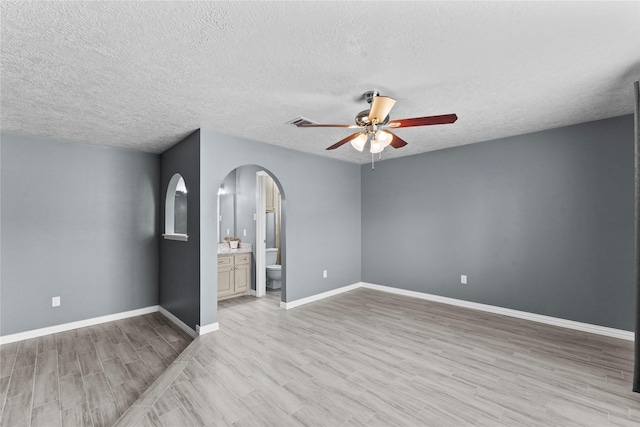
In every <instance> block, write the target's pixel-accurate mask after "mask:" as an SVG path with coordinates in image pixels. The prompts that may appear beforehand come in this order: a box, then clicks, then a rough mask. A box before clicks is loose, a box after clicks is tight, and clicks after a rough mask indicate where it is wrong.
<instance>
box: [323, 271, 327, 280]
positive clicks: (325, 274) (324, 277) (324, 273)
mask: <svg viewBox="0 0 640 427" xmlns="http://www.w3.org/2000/svg"><path fill="white" fill-rule="evenodd" d="M322 278H323V279H326V278H327V270H323V271H322Z"/></svg>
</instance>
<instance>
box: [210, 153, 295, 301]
mask: <svg viewBox="0 0 640 427" xmlns="http://www.w3.org/2000/svg"><path fill="white" fill-rule="evenodd" d="M270 186H271V187H270ZM217 215H218V218H217V223H218V246H219V251H218V255H219V257H220V256H228V255H229V254H236V253H238V252H237V251H234V250H232V249H230V248H231V245H230V243H234V242H233V241H234V240H238V239H239V241H240V243H239V245H240V246H239V249H240V250H241V251H242V253H247V245H250V246H251V250H250V253H251V255H252V263H251V270H252V274H251V292H250V294H251V295H253V296H255V297H258V298H260V297H263V296H265V293H266V291H267V289H270V292H269V296H270V297H272V298H274V291H279V294H280V295H279V298H277V300H278V303H280V302H281V301H284V300H285V298H286V258H287V257H286V197H285V193H284V191H283V188H282V185H281V183H280V181H279V180H278V179H277V177H276V176H275V175H274V174H273V173H271V172H270V171H269V170H267V169H266V168H263V167H261V166H258V165H243V166H239V167H237V168H235V169H234V170H232V171H231V172H229V174H227V176H226V177H225V178H224V180H223V181H222V182H221V184H220V187H219V190H218V209H217ZM269 221H271V223H270V222H269ZM268 233H271V235H268ZM225 239H226V240H225ZM267 243H270V244H269V245H267ZM267 246H270V248H267ZM267 249H269V251H267ZM267 252H269V253H270V254H269V255H268V256H269V257H273V256H274V252H275V255H276V258H275V259H276V261H273V259H272V260H271V262H275V265H271V266H270V268H269V269H267ZM224 263H229V261H228V260H224V261H223V264H224ZM277 266H279V268H277ZM274 270H276V271H274ZM277 270H280V271H277ZM225 272H226V270H225V267H224V266H223V267H220V261H219V262H218V300H219V301H222V300H225V301H226V300H228V299H229V298H235V297H236V296H238V294H237V293H235V294H234V293H233V292H230V291H229V288H228V286H229V285H228V280H230V279H229V276H228V273H225ZM236 272H237V270H236ZM225 274H227V275H226V276H225ZM234 274H236V273H234ZM221 276H222V277H221ZM231 280H233V279H231ZM246 294H247V292H243V289H242V288H241V289H240V294H239V295H246Z"/></svg>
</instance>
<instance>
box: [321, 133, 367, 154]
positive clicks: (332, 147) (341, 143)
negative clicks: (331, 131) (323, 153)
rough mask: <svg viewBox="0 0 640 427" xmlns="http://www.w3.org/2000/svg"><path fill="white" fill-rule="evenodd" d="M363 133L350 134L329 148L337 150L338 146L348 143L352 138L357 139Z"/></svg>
mask: <svg viewBox="0 0 640 427" xmlns="http://www.w3.org/2000/svg"><path fill="white" fill-rule="evenodd" d="M361 133H362V132H356V133H354V134H352V135H349V136H348V137H346V138H345V139H341V140H340V141H338V142H336V143H335V144H333V145H332V146H331V147H328V148H327V150H335V149H336V148H338V147H342V146H343V145H344V144H346V143H347V142H350V141H351V140H352V139H356V138H357V137H358V135H360V134H361Z"/></svg>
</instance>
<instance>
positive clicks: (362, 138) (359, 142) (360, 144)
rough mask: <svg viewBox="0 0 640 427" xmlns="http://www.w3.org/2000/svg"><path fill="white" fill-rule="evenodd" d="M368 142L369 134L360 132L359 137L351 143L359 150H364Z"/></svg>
mask: <svg viewBox="0 0 640 427" xmlns="http://www.w3.org/2000/svg"><path fill="white" fill-rule="evenodd" d="M366 143H367V135H365V134H364V133H362V132H361V133H360V135H358V136H357V137H355V138H353V139H352V140H351V145H352V146H353V148H355V149H356V150H358V151H362V150H364V145H365V144H366Z"/></svg>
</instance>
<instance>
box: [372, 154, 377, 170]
mask: <svg viewBox="0 0 640 427" xmlns="http://www.w3.org/2000/svg"><path fill="white" fill-rule="evenodd" d="M375 162H376V158H375V154H371V170H374V169H375V168H376V167H375V166H374V164H375Z"/></svg>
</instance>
